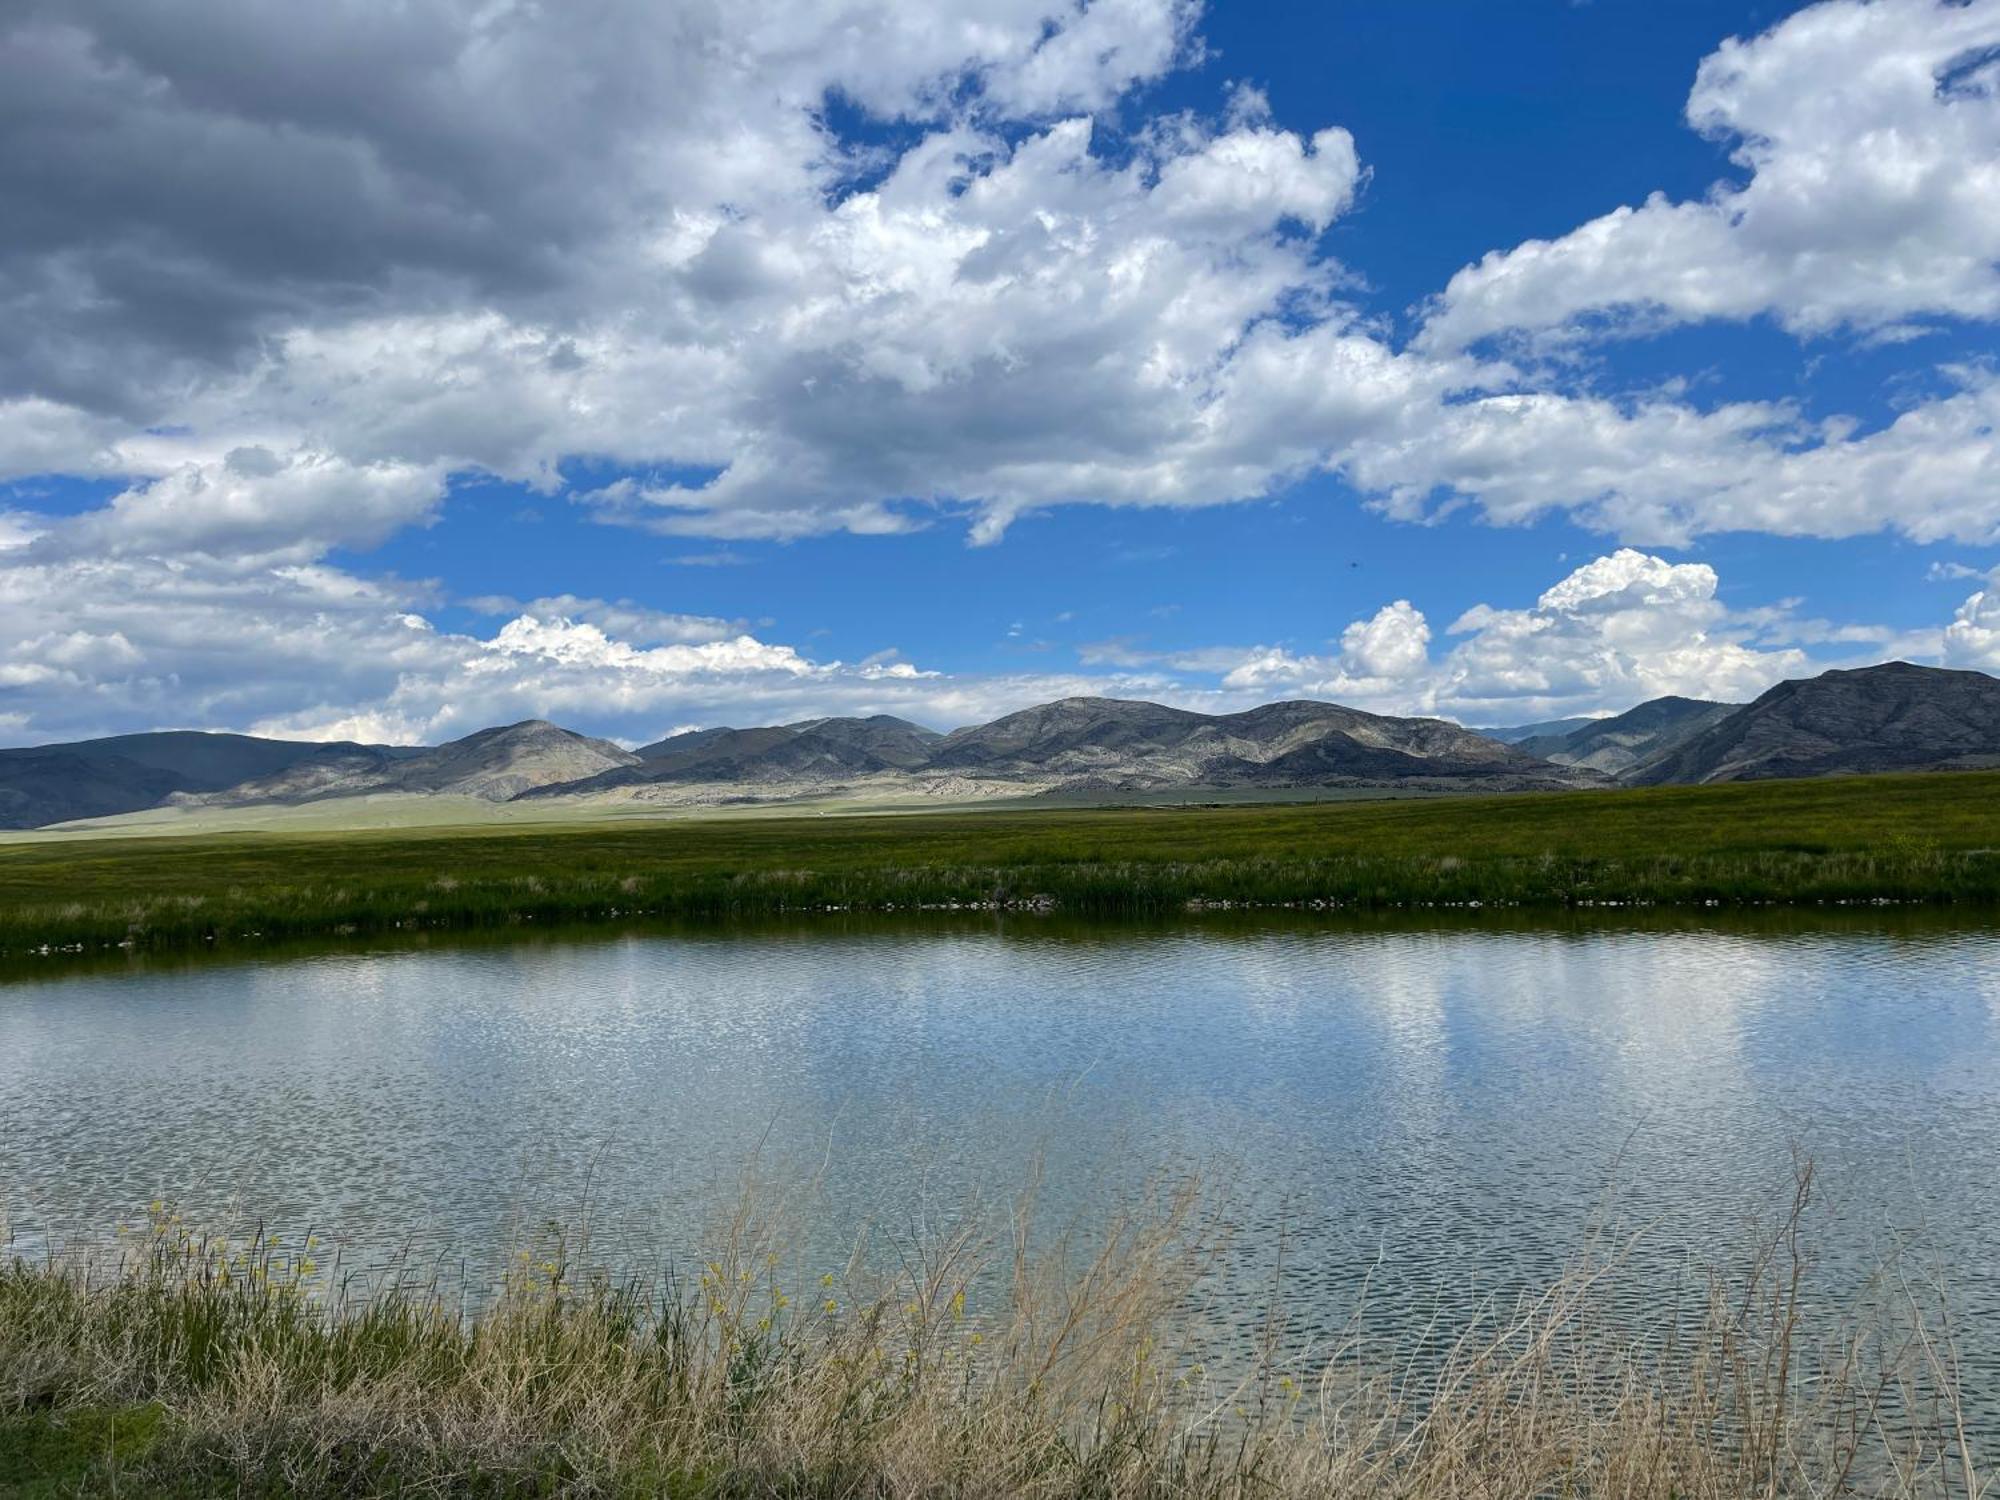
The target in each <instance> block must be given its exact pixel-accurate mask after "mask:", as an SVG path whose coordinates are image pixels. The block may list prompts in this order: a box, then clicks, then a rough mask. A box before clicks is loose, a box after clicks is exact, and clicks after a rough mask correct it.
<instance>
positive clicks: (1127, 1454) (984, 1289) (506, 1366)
mask: <svg viewBox="0 0 2000 1500" xmlns="http://www.w3.org/2000/svg"><path fill="white" fill-rule="evenodd" d="M1809 1189H1810V1173H1809V1171H1808V1172H1805V1173H1802V1175H1801V1178H1800V1183H1799V1194H1798V1198H1797V1200H1796V1201H1795V1202H1794V1203H1793V1204H1792V1205H1791V1207H1790V1211H1789V1212H1788V1213H1787V1214H1786V1215H1785V1216H1784V1218H1783V1223H1782V1225H1781V1226H1780V1228H1779V1229H1778V1230H1777V1231H1776V1232H1774V1233H1772V1234H1770V1235H1769V1236H1767V1237H1765V1238H1764V1239H1763V1240H1762V1241H1761V1242H1760V1243H1759V1244H1758V1245H1757V1247H1756V1249H1755V1252H1754V1253H1753V1254H1752V1256H1751V1257H1750V1259H1749V1263H1748V1264H1747V1265H1744V1266H1740V1267H1736V1268H1733V1269H1731V1270H1729V1271H1727V1272H1726V1273H1725V1272H1720V1271H1719V1272H1718V1273H1717V1274H1715V1275H1714V1276H1712V1277H1710V1278H1709V1279H1708V1283H1707V1287H1708V1289H1707V1294H1706V1297H1705V1299H1703V1300H1702V1301H1701V1303H1700V1305H1699V1306H1697V1307H1696V1308H1695V1309H1694V1312H1693V1314H1692V1315H1691V1316H1688V1317H1685V1318H1678V1319H1675V1318H1668V1319H1666V1320H1665V1321H1663V1322H1659V1323H1656V1324H1639V1325H1635V1322H1634V1315H1633V1314H1632V1312H1631V1310H1630V1309H1631V1307H1632V1305H1633V1303H1632V1299H1630V1298H1629V1297H1627V1296H1625V1295H1624V1293H1626V1292H1628V1291H1630V1287H1629V1286H1628V1285H1626V1284H1625V1282H1624V1281H1623V1280H1622V1279H1621V1278H1627V1277H1629V1275H1630V1274H1631V1273H1630V1270H1629V1267H1628V1266H1627V1263H1626V1261H1625V1258H1624V1256H1623V1255H1622V1254H1621V1253H1618V1252H1617V1251H1615V1250H1614V1251H1612V1252H1611V1253H1606V1254H1599V1255H1595V1256H1591V1257H1588V1258H1586V1259H1585V1260H1583V1261H1582V1262H1580V1263H1579V1264H1578V1266H1577V1267H1576V1269H1575V1270H1574V1271H1573V1272H1572V1273H1571V1274H1569V1275H1567V1276H1565V1277H1564V1278H1562V1279H1561V1280H1559V1281H1558V1282H1557V1283H1556V1284H1555V1285H1553V1286H1550V1287H1548V1288H1547V1289H1546V1290H1545V1291H1543V1292H1542V1293H1541V1294H1540V1295H1538V1296H1536V1297H1534V1298H1532V1299H1529V1300H1527V1301H1525V1302H1523V1303H1521V1304H1519V1305H1517V1306H1513V1307H1510V1308H1509V1309H1508V1310H1507V1311H1506V1313H1505V1314H1504V1315H1501V1314H1495V1315H1493V1316H1490V1317H1486V1318H1482V1319H1477V1320H1475V1321H1474V1322H1473V1323H1472V1324H1470V1325H1468V1326H1465V1327H1463V1328H1459V1329H1456V1330H1451V1331H1448V1336H1447V1331H1445V1330H1438V1329H1432V1330H1430V1331H1429V1332H1428V1334H1426V1335H1423V1336H1417V1337H1411V1338H1406V1339H1402V1340H1390V1341H1387V1342H1384V1341H1382V1340H1379V1339H1376V1338H1373V1337H1370V1336H1369V1335H1368V1333H1367V1331H1366V1328H1365V1319H1364V1320H1363V1322H1361V1323H1358V1324H1357V1325H1356V1326H1355V1328H1354V1329H1353V1330H1352V1331H1351V1332H1350V1334H1349V1335H1348V1336H1346V1337H1344V1338H1342V1339H1341V1340H1339V1341H1338V1342H1337V1343H1336V1344H1335V1345H1334V1346H1333V1347H1330V1348H1322V1349H1319V1350H1316V1351H1315V1352H1313V1353H1312V1354H1311V1355H1309V1356H1305V1357H1301V1356H1300V1355H1298V1354H1297V1352H1296V1351H1294V1352H1293V1353H1291V1354H1290V1355H1289V1356H1281V1354H1280V1352H1279V1351H1280V1350H1282V1349H1285V1348H1286V1347H1287V1345H1288V1340H1287V1339H1286V1338H1285V1337H1284V1333H1283V1329H1282V1325H1281V1323H1280V1322H1279V1321H1278V1320H1277V1319H1276V1318H1275V1317H1274V1318H1273V1319H1272V1320H1271V1321H1270V1323H1269V1326H1268V1333H1267V1336H1266V1337H1265V1338H1264V1339H1263V1340H1262V1341H1261V1347H1260V1349H1258V1350H1256V1351H1252V1352H1249V1353H1247V1354H1246V1355H1245V1356H1244V1357H1242V1358H1240V1359H1237V1360H1233V1361H1230V1362H1229V1363H1228V1364H1227V1366H1226V1369H1224V1368H1218V1369H1216V1370H1209V1369H1205V1368H1203V1366H1202V1365H1201V1364H1200V1363H1199V1362H1198V1356H1199V1355H1200V1353H1201V1351H1202V1350H1203V1349H1204V1348H1205V1347H1207V1341H1206V1340H1205V1339H1204V1335H1203V1333H1202V1330H1203V1328H1204V1327H1210V1326H1212V1320H1211V1319H1209V1318H1208V1317H1205V1310H1204V1298H1206V1297H1208V1296H1210V1295H1212V1294H1213V1288H1214V1286H1215V1283H1216V1267H1217V1254H1218V1240H1217V1238H1216V1236H1215V1234H1214V1233H1213V1230H1214V1226H1215V1222H1216V1221H1215V1220H1214V1219H1213V1218H1212V1217H1210V1216H1207V1215H1204V1213H1203V1212H1202V1211H1201V1202H1200V1200H1199V1198H1198V1197H1197V1195H1195V1194H1193V1193H1192V1192H1189V1191H1174V1192H1162V1193H1161V1194H1159V1195H1157V1196H1155V1197H1153V1198H1151V1199H1149V1200H1148V1201H1147V1203H1146V1204H1145V1205H1144V1206H1143V1208H1141V1209H1140V1210H1139V1211H1136V1212H1134V1213H1133V1214H1132V1215H1130V1216H1128V1217H1126V1218H1123V1219H1121V1220H1120V1221H1118V1222H1117V1223H1115V1224H1113V1225H1110V1226H1109V1227H1106V1228H1104V1229H1103V1230H1102V1231H1101V1232H1100V1233H1099V1234H1097V1235H1096V1236H1095V1237H1094V1239H1093V1241H1092V1242H1091V1243H1089V1244H1084V1243H1083V1242H1081V1241H1078V1240H1076V1239H1074V1238H1067V1239H1065V1238H1064V1237H1061V1236H1056V1237H1055V1241H1056V1242H1055V1243H1044V1239H1045V1238H1046V1237H1041V1236H1037V1235H1036V1234H1035V1233H1034V1232H1033V1231H1032V1228H1031V1212H1030V1209H1031V1199H1030V1198H1028V1197H1024V1198H1023V1199H1022V1201H1021V1202H1020V1203H1018V1204H1016V1205H1015V1206H1014V1208H1013V1211H1012V1212H1011V1213H1010V1214H1008V1215H1005V1216H1004V1220H1005V1223H1006V1225H1007V1227H1006V1228H1005V1229H1004V1230H1002V1231H997V1232H988V1231H986V1230H982V1229H981V1228H979V1227H977V1225H978V1223H979V1222H983V1221H977V1220H975V1221H969V1222H968V1223H967V1224H965V1225H963V1226H962V1227H959V1228H957V1229H955V1230H952V1231H950V1232H946V1233H941V1234H938V1235H934V1236H922V1237H918V1238H916V1239H915V1240H913V1241H912V1242H911V1243H909V1244H908V1245H907V1246H905V1247H904V1251H903V1253H902V1254H900V1255H898V1256H895V1257H892V1259H893V1261H894V1263H893V1264H891V1265H888V1266H886V1267H885V1266H880V1265H872V1266H871V1265H870V1264H867V1263H865V1262H864V1261H863V1259H862V1258H861V1257H860V1256H859V1255H858V1254H857V1256H856V1257H855V1259H854V1260H853V1261H852V1262H851V1263H850V1264H849V1265H848V1266H847V1268H846V1269H845V1270H844V1271H843V1272H837V1273H834V1274H833V1275H831V1276H830V1277H827V1278H826V1279H825V1280H824V1281H823V1282H821V1281H819V1280H818V1279H813V1280H812V1281H810V1282H809V1284H807V1285H806V1286H803V1287H801V1286H798V1285H796V1284H794V1285H791V1286H790V1287H789V1289H788V1288H787V1285H786V1282H787V1278H788V1274H789V1270H790V1267H791V1266H792V1265H793V1264H794V1262H793V1261H792V1258H791V1257H792V1245H793V1244H794V1243H795V1236H794V1235H793V1233H792V1229H791V1227H790V1226H789V1224H788V1222H787V1218H786V1216H785V1215H783V1214H778V1213H772V1212H769V1211H767V1210H766V1209H765V1208H763V1207H760V1206H759V1203H758V1201H757V1200H756V1199H755V1198H752V1199H750V1200H748V1201H746V1202H745V1203H744V1204H743V1205H742V1206H741V1207H740V1208H739V1209H738V1210H737V1211H736V1212H735V1213H734V1214H733V1215H731V1216H730V1217H729V1218H728V1219H727V1220H726V1221H725V1222H724V1223H723V1224H722V1225H721V1226H719V1228H718V1231H717V1233H716V1235H715V1239H714V1244H715V1249H714V1251H713V1252H712V1258H711V1259H710V1260H708V1261H707V1262H706V1263H704V1264H703V1265H701V1266H700V1267H698V1268H694V1269H693V1271H692V1274H691V1275H689V1276H687V1277H677V1276H675V1277H667V1278H665V1279H664V1280H660V1281H656V1282H653V1283H649V1284H644V1285H641V1284H624V1285H613V1284H610V1283H607V1282H606V1281H604V1280H602V1279H595V1278H590V1277H584V1278H582V1279H580V1280H579V1279H574V1278H575V1277H576V1275H577V1273H576V1272H575V1271H574V1269H573V1267H574V1266H575V1265H576V1264H577V1263H578V1262H579V1259H580V1257H578V1256H577V1255H574V1254H572V1253H571V1250H573V1249H574V1247H573V1246H572V1247H565V1246H564V1244H563V1243H562V1242H561V1240H560V1238H558V1239H556V1240H555V1241H552V1242H550V1243H546V1244H544V1245H543V1246H541V1247H540V1248H537V1249H531V1250H528V1251H525V1252H523V1253H522V1255H521V1257H520V1258H517V1259H516V1261H515V1262H514V1269H513V1270H512V1272H511V1273H510V1275H509V1276H508V1278H507V1280H506V1284H505V1286H504V1289H503V1290H501V1292H500V1293H499V1294H498V1296H497V1297H496V1298H495V1299H494V1300H493V1301H492V1302H491V1303H490V1305H488V1306H487V1307H486V1308H485V1309H484V1310H483V1311H480V1312H478V1313H477V1314H476V1315H474V1316H471V1317H462V1316H461V1315H460V1313H459V1311H458V1309H457V1308H456V1306H454V1305H448V1303H447V1301H446V1299H444V1298H441V1297H437V1296H435V1295H431V1294H427V1293H413V1292H410V1291H408V1290H379V1291H376V1292H374V1293H372V1294H369V1295H366V1296H362V1297H359V1298H354V1297H342V1296H340V1295H338V1294H337V1293H336V1292H335V1291H333V1290H332V1289H331V1288H330V1287H329V1284H328V1282H329V1278H328V1276H327V1274H326V1273H323V1272H321V1271H319V1270H317V1269H316V1268H313V1267H311V1266H310V1264H309V1263H308V1262H305V1261H303V1260H301V1259H300V1258H299V1257H298V1255H297V1253H296V1252H286V1251H283V1250H281V1249H279V1248H278V1247H276V1246H274V1245H272V1244H270V1243H268V1242H266V1241H264V1240H262V1239H261V1238H258V1237H254V1236H253V1237H252V1238H251V1239H250V1240H249V1241H248V1242H247V1243H231V1242H227V1241H220V1240H213V1239H205V1238H203V1237H201V1236H199V1235H196V1234H194V1233H192V1232H190V1231H189V1230H187V1229H186V1228H184V1227H183V1226H182V1225H180V1224H179V1223H178V1222H177V1221H176V1220H175V1219H174V1218H173V1217H172V1216H171V1215H170V1214H167V1213H164V1212H162V1213H160V1214H159V1215H156V1217H155V1219H154V1220H153V1222H152V1223H151V1225H150V1226H149V1227H148V1228H147V1230H146V1231H145V1232H144V1233H143V1234H141V1235H139V1236H137V1237H136V1238H135V1240H134V1241H133V1242H132V1243H131V1244H130V1245H129V1246H128V1248H127V1251H126V1253H125V1254H124V1255H123V1256H122V1257H120V1258H118V1259H117V1260H116V1261H115V1262H113V1261H111V1260H108V1259H106V1258H105V1257H104V1256H103V1255H101V1254H100V1255H98V1256H94V1257H93V1256H77V1257H67V1258H60V1259H56V1260H52V1261H49V1262H47V1263H44V1264H41V1265H38V1266H22V1265H17V1266H16V1267H15V1268H14V1269H12V1270H11V1271H9V1272H8V1273H6V1274H5V1275H4V1277H0V1427H4V1425H5V1424H6V1423H8V1422H12V1423H15V1424H16V1425H17V1426H19V1424H23V1423H28V1424H34V1425H36V1427H37V1430H38V1431H41V1432H43V1434H44V1435H46V1433H47V1432H50V1431H59V1430H63V1429H64V1428H65V1424H66V1423H72V1422H74V1423H75V1424H77V1430H78V1431H86V1430H87V1431H90V1432H95V1433H100V1434H101V1433H102V1432H104V1431H107V1430H109V1431H117V1430H121V1429H116V1428H115V1427H114V1428H111V1429H107V1428H105V1427H103V1425H102V1423H101V1421H99V1425H97V1426H91V1425H90V1422H91V1421H92V1420H98V1419H101V1418H102V1416H103V1414H104V1413H106V1412H110V1413H113V1414H117V1413H128V1414H129V1413H133V1412H143V1413H146V1414H147V1418H148V1420H147V1422H146V1423H145V1424H143V1425H142V1426H140V1427H137V1428H133V1429H131V1430H132V1431H134V1432H138V1433H140V1434H141V1436H139V1437H136V1438H128V1440H127V1441H126V1450H127V1451H126V1452H124V1453H123V1454H122V1455H120V1454H119V1453H117V1452H112V1451H109V1450H106V1451H89V1452H84V1453H83V1454H82V1456H81V1457H76V1456H75V1455H72V1457H74V1458H75V1462H76V1463H77V1464H79V1465H81V1467H79V1468H77V1469H76V1470H75V1472H74V1474H73V1475H72V1479H73V1481H74V1483H75V1484H76V1485H77V1487H78V1489H79V1491H80V1492H96V1491H99V1490H108V1489H110V1488H112V1487H113V1486H114V1485H116V1486H118V1487H120V1488H121V1490H122V1492H123V1493H128V1494H129V1493H159V1492H173V1493H185V1494H210V1493H230V1492H251V1493H286V1494H301V1495H360V1494H389V1493H393V1494H413V1495H459V1494H496V1495H514V1494H522V1495H529V1494H533V1495H550V1494H565V1495H567V1494H577V1495H642V1494H643V1495H654V1494H665V1495H679V1496H691V1495H704V1496H709V1495H712V1496H749V1495H774V1496H775V1495H784V1496H805V1495H814V1496H829V1497H833V1496H843V1497H844V1496H912V1497H915V1496H946V1495H949V1496H966V1497H987V1496H991V1497H1001V1496H1042V1497H1058V1496H1101V1497H1107V1500H1117V1497H1146V1496H1160V1497H1166V1496H1214V1497H1251V1496H1327V1497H1334V1496H1341V1497H1345V1496H1375V1495H1382V1496H1400V1497H1411V1500H1431V1497H1437V1500H1445V1497H1452V1500H1458V1497H1467V1496H1477V1497H1492V1500H1503V1497H1514V1496H1519V1497H1524V1500H1525V1497H1535V1496H1556V1495H1593V1496H1595V1495H1602V1496H1614V1495H1615V1496H1628V1497H1634V1500H1653V1497H1657V1500H1669V1497H1672V1500H1710V1497H1713V1500H1722V1497H1731V1500H1734V1497H1741V1496H1749V1495H1761V1496H1794V1495H1799V1496H1805V1495H1812V1496H1820V1495H1828V1496H1831V1495H1871V1496H1872V1495H1881V1496H1889V1495H1899V1496H1900V1495H1913V1496H1914V1495H1939V1496H1944V1495H1952V1496H1965V1497H1968V1500H1976V1497H1978V1496H1979V1495H1980V1494H1982V1493H1984V1490H1983V1488H1982V1486H1983V1479H1982V1475H1983V1473H1984V1470H1983V1469H1981V1468H1980V1467H1979V1466H1978V1454H1977V1452H1976V1450H1975V1444H1974V1439H1973V1437H1972V1436H1971V1434H1970V1433H1969V1432H1968V1430H1967V1425H1966V1422H1965V1420H1964V1416H1963V1413H1962V1410H1961V1407H1960V1403H1959V1400H1958V1393H1959V1380H1958V1374H1957V1368H1956V1364H1957V1358H1956V1352H1955V1348H1954V1346H1953V1343H1952V1340H1951V1337H1950V1334H1949V1325H1948V1324H1947V1323H1945V1322H1943V1321H1941V1319H1940V1315H1939V1313H1938V1311H1937V1299H1936V1297H1935V1295H1934V1294H1933V1291H1932V1289H1930V1288H1927V1287H1924V1286H1920V1285H1913V1284H1912V1283H1911V1282H1910V1281H1908V1280H1906V1279H1904V1278H1903V1277H1902V1276H1900V1275H1899V1274H1896V1273H1895V1272H1894V1271H1893V1269H1892V1271H1891V1272H1890V1273H1889V1274H1887V1275H1886V1276H1885V1278H1884V1280H1883V1283H1882V1284H1883V1286H1884V1287H1885V1288H1886V1289H1889V1290H1892V1291H1893V1292H1894V1293H1895V1296H1894V1298H1893V1299H1887V1300H1885V1301H1884V1303H1883V1305H1881V1306H1879V1307H1876V1308H1874V1309H1873V1310H1872V1311H1870V1312H1869V1313H1868V1314H1867V1315H1866V1316H1860V1315H1844V1316H1841V1317H1837V1318H1827V1317H1825V1316H1824V1315H1823V1314H1821V1313H1819V1312H1817V1311H1815V1309H1814V1308H1813V1307H1812V1305H1811V1303H1810V1300H1809V1299H1808V1297H1807V1296H1806V1294H1805V1292H1804V1290H1803V1287H1804V1285H1805V1280H1804V1274H1805V1266H1806V1263H1807V1252H1806V1248H1805V1246H1804V1245H1803V1243H1802V1240H1801V1236H1802V1234H1803V1233H1804V1231H1805V1227H1806V1225H1807V1223H1808V1215H1807V1201H1808V1196H1809ZM1037 1245H1040V1246H1041V1247H1040V1248H1034V1247H1035V1246H1037ZM1216 1311H1222V1310H1218V1309H1207V1312H1210V1313H1213V1312H1216ZM23 1451H26V1450H23ZM35 1451H36V1452H43V1451H56V1450H48V1449H45V1448H38V1449H36V1450H35ZM0 1458H4V1453H0ZM4 1480H5V1474H4V1465H0V1492H4V1489H5V1484H4Z"/></svg>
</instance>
